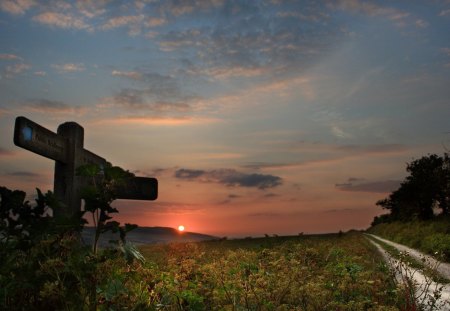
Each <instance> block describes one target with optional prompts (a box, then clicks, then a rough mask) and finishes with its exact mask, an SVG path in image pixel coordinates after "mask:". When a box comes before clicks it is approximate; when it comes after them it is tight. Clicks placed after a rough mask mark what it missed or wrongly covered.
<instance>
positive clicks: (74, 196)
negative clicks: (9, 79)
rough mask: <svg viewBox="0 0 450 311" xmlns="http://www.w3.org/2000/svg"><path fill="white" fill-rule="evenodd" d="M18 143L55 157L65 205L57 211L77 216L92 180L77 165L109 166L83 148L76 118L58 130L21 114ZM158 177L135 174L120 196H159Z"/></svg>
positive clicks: (58, 194) (56, 185)
mask: <svg viewBox="0 0 450 311" xmlns="http://www.w3.org/2000/svg"><path fill="white" fill-rule="evenodd" d="M14 144H15V145H17V146H19V147H22V148H24V149H27V150H29V151H31V152H34V153H37V154H39V155H41V156H44V157H47V158H49V159H52V160H55V179H54V184H53V185H54V193H55V196H56V197H57V198H58V199H59V200H60V201H61V202H62V203H63V204H64V207H63V208H62V209H61V210H59V211H54V212H55V213H57V214H58V213H60V214H61V215H64V216H73V215H74V214H75V213H77V212H79V211H80V208H81V196H80V190H81V189H82V188H83V187H84V186H85V185H87V184H88V183H89V182H90V181H89V180H87V179H86V177H82V176H77V175H76V169H77V168H78V167H80V166H81V165H85V164H96V165H99V166H101V167H105V166H106V164H107V162H106V160H105V159H104V158H102V157H100V156H98V155H96V154H95V153H92V152H91V151H89V150H86V149H84V148H83V144H84V129H83V127H81V126H80V125H79V124H77V123H75V122H66V123H63V124H61V125H60V126H59V127H58V130H57V133H54V132H52V131H50V130H48V129H46V128H45V127H42V126H41V125H39V124H37V123H35V122H33V121H31V120H29V119H27V118H25V117H17V118H16V124H15V127H14ZM157 197H158V180H157V179H156V178H151V177H135V178H132V179H131V180H130V181H129V182H128V184H127V185H125V186H123V187H121V188H120V189H118V193H117V198H118V199H126V200H156V198H157Z"/></svg>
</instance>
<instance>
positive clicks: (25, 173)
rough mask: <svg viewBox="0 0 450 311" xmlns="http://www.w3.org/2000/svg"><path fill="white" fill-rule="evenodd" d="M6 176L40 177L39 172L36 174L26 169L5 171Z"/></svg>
mask: <svg viewBox="0 0 450 311" xmlns="http://www.w3.org/2000/svg"><path fill="white" fill-rule="evenodd" d="M7 175H8V176H13V177H21V178H38V177H41V175H40V174H36V173H33V172H27V171H17V172H10V173H7Z"/></svg>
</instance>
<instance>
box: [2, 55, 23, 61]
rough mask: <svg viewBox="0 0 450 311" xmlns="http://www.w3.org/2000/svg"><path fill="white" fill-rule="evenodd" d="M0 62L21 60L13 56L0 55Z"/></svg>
mask: <svg viewBox="0 0 450 311" xmlns="http://www.w3.org/2000/svg"><path fill="white" fill-rule="evenodd" d="M0 60H22V58H21V57H20V56H17V55H15V54H0Z"/></svg>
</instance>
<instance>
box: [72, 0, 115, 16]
mask: <svg viewBox="0 0 450 311" xmlns="http://www.w3.org/2000/svg"><path fill="white" fill-rule="evenodd" d="M108 2H109V0H78V1H77V2H76V7H77V9H78V10H79V12H80V13H81V14H82V15H84V16H86V17H87V18H94V17H97V16H100V15H102V14H105V13H106V11H107V7H106V6H107V4H108Z"/></svg>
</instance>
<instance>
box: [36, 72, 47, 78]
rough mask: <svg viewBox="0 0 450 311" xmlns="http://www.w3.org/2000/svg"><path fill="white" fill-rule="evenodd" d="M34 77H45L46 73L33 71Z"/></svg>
mask: <svg viewBox="0 0 450 311" xmlns="http://www.w3.org/2000/svg"><path fill="white" fill-rule="evenodd" d="M34 75H35V76H39V77H45V76H46V75H47V73H46V72H45V71H35V72H34Z"/></svg>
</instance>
